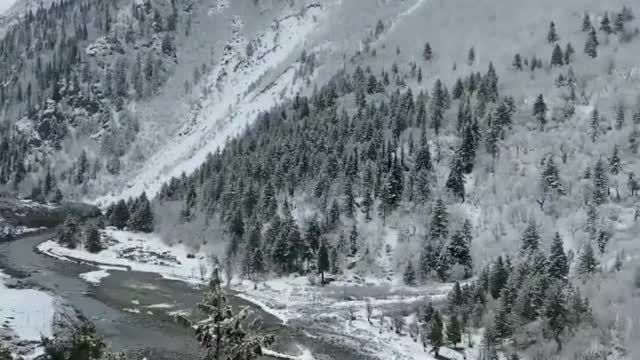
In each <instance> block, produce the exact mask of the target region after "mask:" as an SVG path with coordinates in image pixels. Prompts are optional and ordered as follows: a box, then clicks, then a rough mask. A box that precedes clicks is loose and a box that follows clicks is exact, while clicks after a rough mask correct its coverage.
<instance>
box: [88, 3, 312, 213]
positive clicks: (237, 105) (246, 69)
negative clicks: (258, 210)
mask: <svg viewBox="0 0 640 360" xmlns="http://www.w3.org/2000/svg"><path fill="white" fill-rule="evenodd" d="M323 14H324V12H323V10H322V9H320V8H319V7H310V8H308V9H307V10H306V11H305V12H303V13H299V14H292V15H290V16H285V17H283V18H280V19H278V20H277V21H276V22H274V24H273V25H272V26H271V28H270V29H268V30H266V31H264V32H263V33H261V34H259V35H258V36H257V38H256V40H255V41H254V42H255V43H256V44H259V46H257V48H256V51H255V54H254V55H253V56H252V57H247V56H246V53H245V48H246V44H247V39H246V38H244V37H243V36H242V35H241V34H240V31H241V28H242V26H241V25H242V24H241V21H240V20H239V19H237V18H234V21H233V27H234V33H235V36H234V37H233V38H232V39H231V40H230V41H229V42H228V43H227V47H226V48H225V51H224V54H223V55H222V58H221V60H220V62H219V64H218V65H216V67H215V68H214V70H213V71H212V72H211V74H210V75H209V77H208V80H207V84H209V85H208V86H207V87H206V91H205V92H204V93H203V95H202V96H201V97H200V98H199V99H197V100H196V102H197V106H195V107H194V109H193V113H192V114H188V115H185V116H186V117H189V118H191V119H190V120H188V121H187V122H186V124H185V125H184V127H183V128H182V129H181V130H180V131H179V132H178V134H176V136H174V137H173V138H172V139H171V140H169V141H167V142H166V144H167V146H165V147H163V148H162V149H160V150H159V151H157V152H155V153H154V154H152V155H151V158H150V159H148V160H147V161H146V162H145V164H144V165H143V166H142V167H141V169H140V170H139V171H135V170H134V171H133V172H132V173H131V174H128V176H130V180H131V182H130V183H129V184H127V186H126V188H124V189H122V192H121V193H119V194H118V193H116V194H111V195H105V196H103V197H101V198H98V199H96V200H95V203H97V204H105V203H109V202H111V201H114V200H117V199H120V198H127V197H129V196H134V195H135V196H137V195H139V194H140V193H142V192H143V191H145V192H146V193H147V194H148V195H149V196H153V195H155V194H156V193H157V192H158V191H159V190H160V187H161V185H162V184H163V183H164V182H165V181H167V180H168V179H170V178H171V177H173V176H179V175H180V174H181V173H182V172H185V173H187V174H189V173H191V172H193V171H194V170H195V169H196V168H197V167H199V166H200V165H201V164H202V163H203V162H204V161H205V159H206V156H207V154H209V153H213V152H215V151H216V149H218V148H222V147H224V145H225V141H226V140H227V139H228V138H230V137H234V136H236V135H238V134H239V133H240V132H241V131H242V130H243V129H244V128H245V127H246V126H247V125H249V124H250V123H251V122H252V121H254V120H255V119H256V117H257V115H258V114H259V113H260V112H263V111H266V110H268V109H270V108H271V107H273V106H275V105H277V104H279V103H281V102H282V100H283V99H284V98H290V97H293V96H294V95H295V94H296V92H298V90H299V89H301V88H302V86H303V85H304V82H303V81H296V77H295V72H296V66H297V65H295V64H294V65H290V66H288V67H285V68H284V69H280V68H281V67H282V66H281V65H282V64H285V63H286V61H287V60H288V59H290V58H292V57H294V56H297V54H298V51H301V50H302V47H303V45H304V44H305V41H306V39H307V37H308V36H310V34H311V33H312V32H313V31H314V29H316V28H317V26H318V23H319V22H320V21H319V18H320V17H321V16H322V15H323ZM269 77H274V80H273V81H272V82H267V83H266V84H263V80H264V79H265V78H269ZM255 85H259V86H258V87H257V88H255V89H254V87H255Z"/></svg>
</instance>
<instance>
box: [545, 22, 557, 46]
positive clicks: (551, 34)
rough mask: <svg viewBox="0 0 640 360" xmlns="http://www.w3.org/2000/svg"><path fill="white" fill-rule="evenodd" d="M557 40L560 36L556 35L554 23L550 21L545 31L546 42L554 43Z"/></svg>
mask: <svg viewBox="0 0 640 360" xmlns="http://www.w3.org/2000/svg"><path fill="white" fill-rule="evenodd" d="M558 40H560V37H558V33H557V32H556V24H555V23H554V22H553V21H552V22H551V24H549V32H548V33H547V42H549V43H555V42H558Z"/></svg>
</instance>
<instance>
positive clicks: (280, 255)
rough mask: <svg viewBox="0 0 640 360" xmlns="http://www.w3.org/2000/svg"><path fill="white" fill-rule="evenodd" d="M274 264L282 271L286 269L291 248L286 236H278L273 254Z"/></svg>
mask: <svg viewBox="0 0 640 360" xmlns="http://www.w3.org/2000/svg"><path fill="white" fill-rule="evenodd" d="M272 258H273V263H274V264H275V265H277V266H280V268H281V270H282V271H284V270H285V269H286V266H287V263H288V259H289V246H288V243H287V238H286V237H285V236H278V237H277V240H276V244H275V247H274V249H273V253H272Z"/></svg>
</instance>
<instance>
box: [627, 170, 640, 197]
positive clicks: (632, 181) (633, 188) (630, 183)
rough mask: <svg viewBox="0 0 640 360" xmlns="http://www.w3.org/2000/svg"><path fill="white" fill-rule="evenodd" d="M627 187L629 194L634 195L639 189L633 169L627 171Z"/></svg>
mask: <svg viewBox="0 0 640 360" xmlns="http://www.w3.org/2000/svg"><path fill="white" fill-rule="evenodd" d="M627 187H628V188H629V192H630V193H631V196H635V194H636V192H637V191H638V190H640V184H639V183H638V180H636V178H635V174H634V173H633V171H632V172H630V173H629V178H628V179H627Z"/></svg>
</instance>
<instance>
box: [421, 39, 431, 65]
mask: <svg viewBox="0 0 640 360" xmlns="http://www.w3.org/2000/svg"><path fill="white" fill-rule="evenodd" d="M422 57H423V58H424V60H425V61H426V62H431V60H433V51H432V49H431V45H430V44H429V42H427V43H425V44H424V50H423V51H422Z"/></svg>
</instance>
